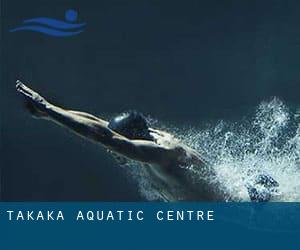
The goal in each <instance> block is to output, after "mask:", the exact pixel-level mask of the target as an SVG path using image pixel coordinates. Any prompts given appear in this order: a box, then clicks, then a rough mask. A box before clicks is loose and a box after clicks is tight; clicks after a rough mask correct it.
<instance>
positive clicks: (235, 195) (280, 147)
mask: <svg viewBox="0 0 300 250" xmlns="http://www.w3.org/2000/svg"><path fill="white" fill-rule="evenodd" d="M299 125H300V109H299V110H297V109H296V110H295V111H292V110H291V109H290V108H289V107H288V106H287V105H286V104H285V103H283V102H282V101H281V100H280V99H278V98H273V99H271V100H268V101H264V102H262V103H260V104H259V105H258V107H257V108H256V109H255V111H254V112H253V114H252V115H250V116H245V117H243V118H242V117H241V119H240V120H239V121H236V122H229V121H226V120H220V121H215V122H211V123H209V124H206V128H205V129H196V128H194V129H189V130H186V129H178V128H177V129H172V128H169V131H170V132H172V133H175V134H176V136H177V137H178V138H179V139H181V140H182V141H183V142H184V143H185V144H187V145H189V146H190V147H192V148H194V149H196V150H197V151H198V152H199V153H201V155H202V156H203V157H204V158H205V159H206V160H207V161H208V162H209V164H211V165H212V166H213V167H214V169H215V171H216V173H217V177H216V178H217V182H218V183H220V184H219V187H218V189H219V191H220V192H222V193H224V194H225V195H226V197H227V199H228V200H236V201H249V196H248V193H247V189H246V187H245V186H246V183H249V182H250V183H251V182H252V181H253V179H254V177H255V176H257V174H259V173H267V174H269V175H271V176H272V177H273V178H274V179H275V180H277V181H278V182H279V185H280V187H279V192H278V194H276V195H275V196H274V197H273V201H300V181H299V180H300V162H299V160H300V126H299ZM189 171H190V172H191V176H192V178H193V179H196V180H197V179H198V180H199V182H200V180H201V179H203V178H204V179H206V181H208V182H215V181H216V180H215V177H214V178H212V177H211V176H205V177H203V176H201V171H199V168H197V166H191V167H190V168H189ZM130 174H131V176H133V178H134V179H135V180H136V181H137V182H138V184H139V188H140V192H141V194H142V195H143V196H144V197H145V198H147V199H149V200H156V199H160V198H161V195H160V190H157V189H155V186H153V185H152V183H151V178H149V175H148V174H147V172H146V171H145V169H144V168H141V167H140V166H136V167H134V164H132V168H131V172H130ZM199 188H201V187H199Z"/></svg>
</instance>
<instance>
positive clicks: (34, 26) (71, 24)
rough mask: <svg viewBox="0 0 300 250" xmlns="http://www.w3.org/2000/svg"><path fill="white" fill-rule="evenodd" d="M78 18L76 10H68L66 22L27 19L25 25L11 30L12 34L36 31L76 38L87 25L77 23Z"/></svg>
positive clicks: (44, 18)
mask: <svg viewBox="0 0 300 250" xmlns="http://www.w3.org/2000/svg"><path fill="white" fill-rule="evenodd" d="M77 17H78V13H77V12H76V11H75V10H67V11H66V12H65V20H64V21H61V20H57V19H53V18H47V17H37V18H32V19H26V20H24V21H23V25H21V26H19V27H16V28H14V29H11V30H10V32H17V31H34V32H40V33H43V34H46V35H49V36H56V37H66V36H75V35H78V34H79V33H81V32H83V27H84V26H85V23H75V22H76V20H77Z"/></svg>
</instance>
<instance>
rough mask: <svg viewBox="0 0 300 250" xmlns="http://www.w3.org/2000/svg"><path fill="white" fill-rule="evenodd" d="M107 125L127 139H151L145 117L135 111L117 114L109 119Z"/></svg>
mask: <svg viewBox="0 0 300 250" xmlns="http://www.w3.org/2000/svg"><path fill="white" fill-rule="evenodd" d="M108 127H109V128H110V129H111V130H113V131H115V132H117V133H118V134H120V135H123V136H125V137H127V138H129V139H140V140H153V138H152V136H151V135H150V133H149V124H148V121H147V119H146V117H145V116H144V115H143V114H141V113H139V112H136V111H128V112H124V113H121V114H119V115H117V116H116V117H114V118H113V119H111V120H110V121H109V124H108Z"/></svg>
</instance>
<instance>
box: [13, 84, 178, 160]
mask: <svg viewBox="0 0 300 250" xmlns="http://www.w3.org/2000/svg"><path fill="white" fill-rule="evenodd" d="M16 89H17V91H18V92H19V93H20V94H22V95H23V96H24V97H25V99H26V101H27V102H28V103H29V104H30V105H31V108H32V109H34V111H35V113H37V117H39V118H43V119H47V120H51V121H54V122H56V123H58V124H60V125H63V126H65V127H67V128H69V129H70V130H72V131H74V132H75V133H77V134H79V135H80V136H83V137H84V138H87V139H90V140H92V141H95V142H98V143H101V144H102V145H104V146H105V147H107V148H109V149H110V150H112V151H115V152H117V153H120V154H122V155H124V156H125V157H128V158H130V159H133V160H138V161H142V162H147V163H157V164H162V163H163V162H164V161H168V160H169V159H168V158H170V156H171V155H173V154H172V149H168V148H164V147H161V146H159V145H157V144H156V143H154V142H151V141H145V140H129V139H127V138H126V137H124V136H122V135H119V134H117V133H115V132H114V131H112V130H111V129H109V128H108V122H107V121H105V120H102V119H100V118H98V117H95V116H93V115H91V114H88V113H84V112H79V111H72V110H66V109H63V108H60V107H58V106H55V105H53V104H51V103H49V102H48V101H47V100H46V99H45V98H43V97H42V96H40V95H39V94H38V93H36V92H34V91H33V90H31V89H30V88H28V87H27V86H26V85H25V84H23V83H22V82H20V81H17V85H16Z"/></svg>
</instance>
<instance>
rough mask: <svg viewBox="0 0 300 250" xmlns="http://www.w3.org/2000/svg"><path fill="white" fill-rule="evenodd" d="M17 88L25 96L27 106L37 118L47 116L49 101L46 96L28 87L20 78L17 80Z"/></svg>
mask: <svg viewBox="0 0 300 250" xmlns="http://www.w3.org/2000/svg"><path fill="white" fill-rule="evenodd" d="M16 90H17V91H18V92H19V93H20V94H21V95H22V96H23V97H24V98H25V105H26V108H27V109H28V111H29V112H30V113H31V114H32V115H33V116H34V117H35V118H41V117H45V116H47V114H46V112H45V110H46V108H47V106H48V105H49V103H48V102H47V101H46V100H45V98H43V97H42V96H40V95H39V94H38V93H36V92H35V91H33V90H32V89H30V88H29V87H27V86H26V85H25V84H23V83H22V82H21V81H20V80H17V81H16Z"/></svg>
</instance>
